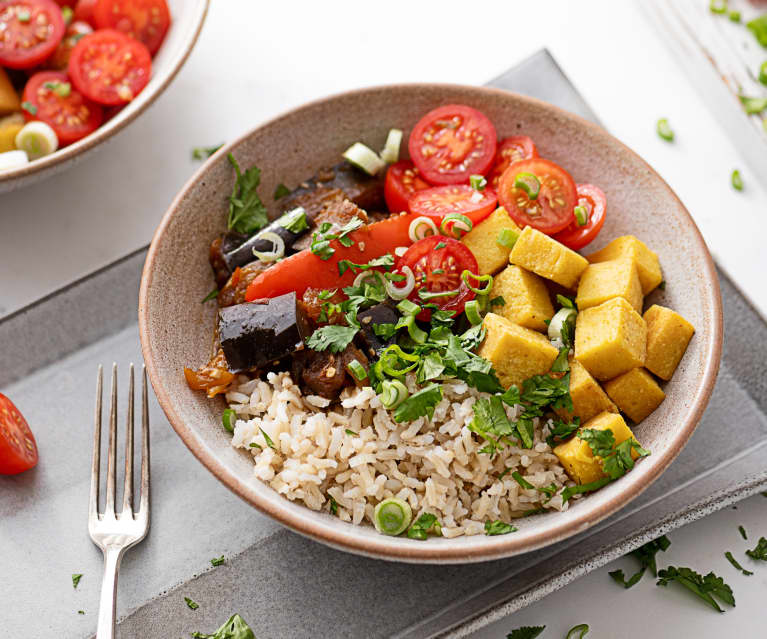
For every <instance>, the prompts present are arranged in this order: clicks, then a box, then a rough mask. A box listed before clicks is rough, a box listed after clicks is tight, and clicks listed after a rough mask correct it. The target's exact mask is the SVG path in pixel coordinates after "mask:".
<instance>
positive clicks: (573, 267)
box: [509, 226, 589, 289]
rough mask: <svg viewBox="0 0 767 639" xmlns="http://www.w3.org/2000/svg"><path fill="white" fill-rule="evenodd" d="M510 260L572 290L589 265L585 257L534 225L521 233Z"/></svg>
mask: <svg viewBox="0 0 767 639" xmlns="http://www.w3.org/2000/svg"><path fill="white" fill-rule="evenodd" d="M509 261H510V262H511V263H512V264H516V265H517V266H521V267H522V268H526V269H527V270H528V271H532V272H533V273H535V274H537V275H540V276H541V277H545V278H546V279H547V280H552V281H554V282H556V283H557V284H561V285H562V286H564V287H565V288H569V289H574V288H575V286H576V285H577V284H578V279H579V278H580V276H581V273H583V271H585V270H586V267H587V266H588V265H589V263H588V261H587V260H586V258H585V257H583V256H582V255H578V253H576V252H575V251H572V250H570V249H569V248H567V247H566V246H565V245H564V244H560V243H559V242H557V241H556V240H553V239H551V238H550V237H549V236H548V235H545V234H543V233H541V232H540V231H536V230H535V229H534V228H533V227H531V226H526V227H525V228H524V230H523V231H522V233H520V235H519V239H518V240H517V243H516V244H514V248H512V249H511V255H509Z"/></svg>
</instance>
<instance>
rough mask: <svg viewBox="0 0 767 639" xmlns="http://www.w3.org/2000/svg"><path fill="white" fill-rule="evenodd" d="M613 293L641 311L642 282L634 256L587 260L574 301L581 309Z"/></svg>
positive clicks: (603, 299)
mask: <svg viewBox="0 0 767 639" xmlns="http://www.w3.org/2000/svg"><path fill="white" fill-rule="evenodd" d="M613 297H622V298H623V299H624V300H626V301H627V302H628V303H629V304H631V306H633V307H634V310H635V311H636V312H637V313H641V312H642V302H644V296H643V295H642V285H641V284H640V283H639V275H638V274H637V269H636V266H635V263H634V261H633V260H628V259H618V260H607V261H606V262H599V263H597V264H589V265H588V267H587V268H586V270H585V271H583V275H581V279H580V282H578V295H577V297H576V298H575V303H576V304H577V305H578V308H579V309H580V310H583V309H584V308H589V307H590V306H598V305H599V304H601V303H602V302H606V301H607V300H610V299H612V298H613Z"/></svg>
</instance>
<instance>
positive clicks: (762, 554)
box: [746, 537, 767, 561]
mask: <svg viewBox="0 0 767 639" xmlns="http://www.w3.org/2000/svg"><path fill="white" fill-rule="evenodd" d="M746 554H747V555H748V556H749V557H751V559H756V560H757V561H767V539H766V538H764V537H760V538H759V541H758V542H757V544H756V546H755V547H754V548H753V549H752V550H747V551H746Z"/></svg>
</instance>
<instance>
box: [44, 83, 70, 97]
mask: <svg viewBox="0 0 767 639" xmlns="http://www.w3.org/2000/svg"><path fill="white" fill-rule="evenodd" d="M43 87H45V88H46V89H50V90H51V91H53V92H54V93H55V94H56V95H58V96H59V97H62V98H68V97H69V96H70V94H71V93H72V85H71V84H70V83H69V82H60V81H59V80H56V81H54V82H43Z"/></svg>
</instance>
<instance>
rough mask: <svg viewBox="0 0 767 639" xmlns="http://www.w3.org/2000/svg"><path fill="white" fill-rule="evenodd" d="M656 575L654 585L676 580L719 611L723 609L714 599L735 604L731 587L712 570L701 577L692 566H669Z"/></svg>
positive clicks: (731, 604)
mask: <svg viewBox="0 0 767 639" xmlns="http://www.w3.org/2000/svg"><path fill="white" fill-rule="evenodd" d="M658 577H660V579H658V582H657V584H656V585H658V586H667V585H668V584H670V583H671V582H672V581H676V582H677V583H679V584H680V585H682V586H684V587H685V588H687V590H689V591H690V592H692V593H694V594H695V595H697V596H698V597H700V598H701V599H702V600H703V601H704V602H706V603H707V604H708V605H709V606H711V607H712V608H713V609H714V610H717V611H719V612H724V610H723V609H722V608H721V607H720V606H719V604H718V603H717V601H716V599H719V600H720V601H722V602H724V603H726V604H729V605H730V606H734V605H735V596H734V595H733V594H732V588H730V587H729V586H728V585H727V584H726V583H724V580H723V579H722V578H721V577H718V576H717V575H715V574H714V573H713V572H710V573H708V574H707V575H706V576H705V577H702V576H701V575H700V574H698V573H697V572H695V571H694V570H692V568H682V567H679V568H677V567H676V566H669V567H668V568H666V569H665V570H660V571H658ZM714 597H716V599H715V598H714Z"/></svg>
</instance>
